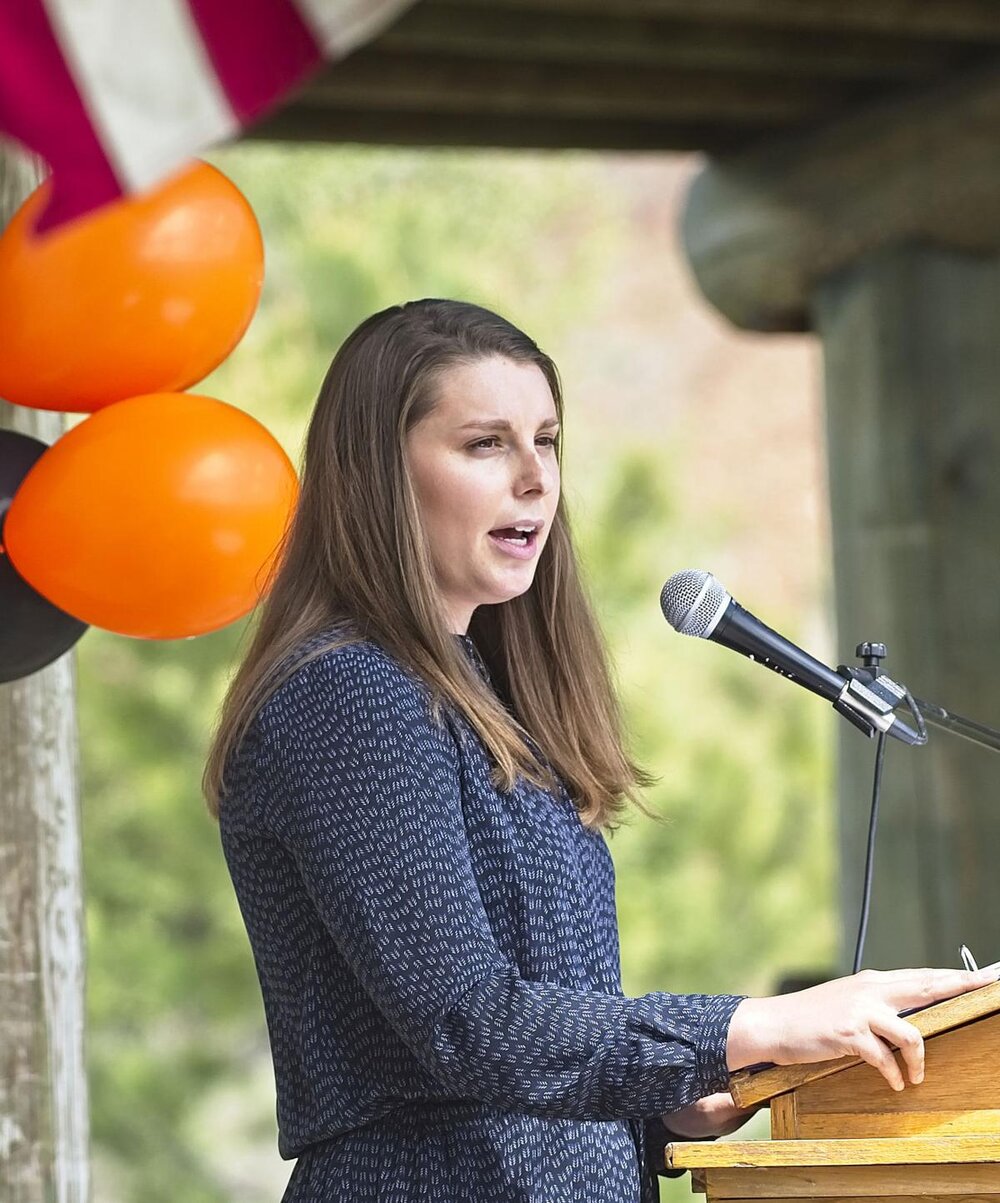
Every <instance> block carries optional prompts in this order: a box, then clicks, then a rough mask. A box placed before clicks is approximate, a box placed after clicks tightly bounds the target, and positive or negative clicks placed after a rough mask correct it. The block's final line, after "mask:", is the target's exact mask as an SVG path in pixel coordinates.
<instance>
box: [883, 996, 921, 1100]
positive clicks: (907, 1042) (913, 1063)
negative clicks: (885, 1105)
mask: <svg viewBox="0 0 1000 1203" xmlns="http://www.w3.org/2000/svg"><path fill="white" fill-rule="evenodd" d="M871 1030H872V1031H873V1032H874V1033H875V1034H876V1035H877V1036H881V1037H882V1038H883V1040H886V1041H888V1042H889V1043H890V1044H894V1045H895V1046H896V1047H897V1048H898V1049H899V1051H900V1053H901V1054H902V1057H903V1061H904V1062H905V1064H906V1072H907V1075H908V1077H909V1079H910V1081H911V1082H912V1083H913V1084H914V1085H916V1084H918V1083H920V1082H922V1081H923V1080H924V1039H923V1037H922V1036H921V1035H920V1032H919V1031H918V1030H917V1029H916V1028H915V1027H914V1026H913V1024H912V1023H907V1022H906V1020H905V1019H900V1018H899V1016H898V1015H897V1014H896V1013H895V1012H894V1011H892V1010H889V1009H888V1008H886V1011H885V1013H884V1014H882V1015H879V1016H876V1017H875V1018H874V1019H873V1020H872V1022H871ZM890 1055H891V1054H890ZM893 1062H894V1063H895V1058H893ZM899 1089H902V1077H900V1087H899Z"/></svg>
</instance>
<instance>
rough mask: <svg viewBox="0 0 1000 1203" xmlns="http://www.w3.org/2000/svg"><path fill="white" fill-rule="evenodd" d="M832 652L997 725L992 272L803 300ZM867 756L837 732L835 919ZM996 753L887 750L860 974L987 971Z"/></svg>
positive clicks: (847, 882) (857, 275)
mask: <svg viewBox="0 0 1000 1203" xmlns="http://www.w3.org/2000/svg"><path fill="white" fill-rule="evenodd" d="M814 313H815V328H816V329H817V330H818V331H819V333H820V334H821V335H822V338H823V350H824V355H825V364H826V372H825V374H826V397H827V430H828V447H829V463H830V501H831V508H832V513H833V530H834V579H835V581H836V596H837V622H838V628H839V632H840V644H841V652H842V653H843V654H847V653H848V652H852V651H853V645H854V644H855V643H856V642H858V641H860V640H861V639H878V640H882V641H883V642H885V643H886V645H887V646H888V649H889V660H888V661H887V665H886V666H887V668H888V669H889V671H890V675H895V674H894V670H896V669H898V674H899V676H898V679H901V680H903V681H905V682H906V684H907V685H909V687H910V688H911V689H912V690H913V692H914V693H915V694H917V696H919V697H923V698H926V699H927V700H928V701H933V702H938V703H940V704H941V705H944V706H946V707H948V708H949V709H953V710H955V711H957V712H958V713H959V714H964V715H967V716H968V717H970V718H975V719H977V720H979V721H980V722H984V723H988V724H990V725H995V726H1000V681H998V670H1000V649H998V645H997V640H996V632H997V626H998V617H1000V602H998V598H1000V544H998V519H1000V472H998V471H997V456H998V454H1000V260H997V259H995V258H982V257H974V256H971V255H964V254H960V253H958V252H954V251H948V250H942V249H940V248H936V247H929V246H924V245H915V244H908V245H904V246H898V245H897V246H891V247H887V248H885V250H883V251H880V252H878V253H876V254H874V255H871V256H869V257H868V258H866V259H865V260H863V261H862V262H860V263H858V264H856V265H855V266H854V267H851V268H845V269H844V270H843V271H841V272H839V273H837V275H836V276H834V277H831V278H828V279H826V280H824V281H823V282H822V283H821V284H820V285H819V286H818V288H817V292H816V302H815V307H814ZM872 758H873V757H872V749H871V747H870V746H868V745H867V744H866V741H865V740H864V739H860V738H859V737H858V736H857V734H856V733H855V732H854V731H852V730H850V729H849V728H846V725H845V728H844V729H843V730H842V731H841V735H840V773H841V780H840V796H841V816H842V824H841V830H842V841H841V847H842V850H843V872H842V874H841V880H842V886H843V899H842V901H843V908H844V909H843V913H844V918H845V921H846V923H847V926H848V929H850V924H851V920H852V919H853V918H854V916H856V914H857V910H858V900H859V898H860V896H861V881H862V878H861V871H862V867H863V864H864V855H865V840H866V826H867V815H866V812H867V810H868V800H869V796H870V793H871V775H872ZM998 779H1000V757H998V755H997V753H995V752H991V751H988V750H986V749H981V748H977V747H975V746H974V745H972V744H970V743H968V742H966V741H964V740H961V739H957V738H956V737H954V736H953V735H950V734H948V733H944V732H941V731H936V730H934V729H932V730H931V739H930V742H929V743H928V745H927V747H925V748H921V749H913V750H911V749H907V748H904V747H902V746H901V745H898V744H897V745H895V746H890V747H889V748H888V749H887V752H886V768H885V779H884V791H883V797H882V809H881V818H880V822H879V835H878V850H877V856H878V861H877V870H876V877H875V892H874V895H873V899H872V917H871V925H870V927H869V938H868V947H869V949H870V954H869V957H868V961H867V963H868V964H871V965H878V966H881V967H889V966H901V965H924V964H927V965H930V964H958V963H959V961H958V946H959V943H960V942H962V941H966V942H967V943H968V944H969V945H970V946H971V947H972V949H973V951H974V952H975V953H976V954H977V956H978V957H979V958H980V961H981V963H983V964H986V963H988V962H990V961H995V960H997V959H998V958H1000V935H998V934H997V925H996V916H997V915H998V914H1000V872H998V871H997V865H996V858H995V851H996V849H997V847H998V846H1000V800H998V797H997V788H996V783H997V780H998Z"/></svg>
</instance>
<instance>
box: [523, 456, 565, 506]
mask: <svg viewBox="0 0 1000 1203" xmlns="http://www.w3.org/2000/svg"><path fill="white" fill-rule="evenodd" d="M558 471H559V466H558V464H556V462H555V460H549V459H548V458H546V456H545V452H544V451H539V449H538V448H537V447H535V448H533V449H532V450H531V451H528V452H526V453H525V454H524V455H523V456H522V457H521V459H520V461H519V472H518V484H519V489H518V491H519V492H521V493H528V492H531V493H537V492H540V493H542V494H543V495H544V494H546V493H548V492H549V491H550V490H551V489H552V488H553V486H554V483H555V474H556V473H558Z"/></svg>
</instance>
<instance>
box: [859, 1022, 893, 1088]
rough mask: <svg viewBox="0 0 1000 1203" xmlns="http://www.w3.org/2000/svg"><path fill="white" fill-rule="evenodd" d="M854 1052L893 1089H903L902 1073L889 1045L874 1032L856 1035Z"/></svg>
mask: <svg viewBox="0 0 1000 1203" xmlns="http://www.w3.org/2000/svg"><path fill="white" fill-rule="evenodd" d="M856 1052H857V1055H858V1056H859V1057H860V1058H861V1059H862V1061H867V1062H868V1064H869V1065H871V1066H872V1067H873V1068H874V1069H877V1070H878V1071H879V1073H880V1074H881V1075H882V1077H883V1078H885V1080H886V1081H887V1082H888V1083H889V1085H890V1086H891V1087H892V1088H893V1090H902V1089H903V1086H904V1082H903V1075H902V1073H901V1072H900V1069H899V1066H898V1065H897V1064H896V1058H895V1057H894V1056H893V1055H892V1052H891V1051H890V1049H889V1046H888V1045H887V1044H886V1043H885V1042H884V1041H883V1040H880V1039H879V1038H878V1036H876V1035H875V1033H874V1032H869V1033H867V1034H866V1035H864V1036H859V1037H858V1040H857V1044H856Z"/></svg>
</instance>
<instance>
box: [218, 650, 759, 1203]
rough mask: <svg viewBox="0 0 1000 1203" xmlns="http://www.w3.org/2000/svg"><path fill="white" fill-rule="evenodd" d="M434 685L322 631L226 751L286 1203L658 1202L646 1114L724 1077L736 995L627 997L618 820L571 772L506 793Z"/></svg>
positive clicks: (653, 1120) (654, 1125)
mask: <svg viewBox="0 0 1000 1203" xmlns="http://www.w3.org/2000/svg"><path fill="white" fill-rule="evenodd" d="M325 634H326V636H327V641H328V636H329V634H330V632H326V633H325ZM455 638H456V639H457V640H459V641H460V643H461V645H462V647H463V649H464V650H465V652H466V654H467V658H468V663H469V666H470V669H471V670H472V671H475V672H478V673H479V674H480V676H481V677H482V678H483V679H484V680H485V682H486V683H487V684H488V685H490V686H492V681H491V679H490V676H489V671H488V669H487V667H486V665H485V663H484V662H483V660H482V658H481V657H480V655H479V653H478V651H477V649H476V647H475V645H474V643H473V641H472V639H471V638H470V637H469V636H465V635H456V636H455ZM316 646H318V644H317V645H316ZM429 699H430V693H429V690H428V688H427V686H426V685H425V684H424V682H423V681H422V680H421V679H420V678H419V677H417V676H416V675H414V674H412V673H411V672H410V671H409V670H408V669H406V668H404V667H403V666H401V665H400V664H399V663H398V662H397V661H396V660H395V659H394V658H393V657H391V656H390V655H389V654H388V653H386V652H385V651H384V650H383V649H382V648H381V647H380V646H379V645H378V644H376V643H374V642H371V641H363V642H359V643H354V644H350V645H347V646H344V647H341V648H337V649H335V650H333V651H327V652H324V653H323V654H321V655H320V656H318V657H317V658H315V659H313V660H312V661H311V662H309V663H308V664H306V665H304V666H302V667H300V668H299V669H297V670H296V672H295V673H294V674H293V676H292V677H291V678H290V679H289V680H288V681H287V682H285V683H284V684H283V685H282V686H281V687H280V688H279V689H278V690H277V691H276V692H275V693H274V694H273V695H272V696H271V697H270V698H269V699H268V700H267V702H266V703H265V705H264V706H263V707H262V708H261V710H260V712H259V713H258V716H257V718H256V719H255V721H254V723H253V725H252V726H251V728H250V730H249V732H248V734H247V736H246V738H245V739H244V740H243V742H242V744H241V745H240V747H239V749H238V750H237V754H236V755H235V756H234V758H233V759H232V760H231V761H230V768H229V770H228V772H227V792H226V794H225V796H224V798H223V800H222V805H221V810H220V834H221V839H222V846H223V851H224V854H225V858H226V862H227V865H228V867H229V871H230V874H231V876H232V880H233V885H234V888H235V891H236V896H237V899H238V902H239V906H240V910H241V913H242V916H243V920H244V923H245V924H246V929H247V934H248V936H249V940H250V946H251V949H252V952H253V957H254V962H255V965H256V969H257V974H258V977H259V980H260V985H261V992H262V995H263V1002H264V1010H265V1016H266V1021H267V1028H268V1036H269V1040H270V1046H271V1054H272V1058H273V1061H274V1075H275V1086H276V1091H277V1121H278V1151H279V1153H280V1155H281V1157H282V1158H285V1159H291V1158H297V1159H298V1160H297V1162H296V1164H295V1167H294V1169H293V1171H292V1174H291V1177H290V1179H289V1182H288V1187H287V1189H286V1191H285V1194H284V1196H283V1203H321V1201H323V1203H335V1201H336V1203H341V1201H343V1200H351V1201H352V1203H355V1201H357V1203H361V1201H367V1200H379V1201H380V1203H411V1201H412V1200H427V1201H429V1203H480V1201H481V1203H562V1201H565V1203H584V1201H585V1203H625V1201H628V1203H633V1201H634V1203H639V1201H642V1203H648V1201H650V1200H653V1199H655V1198H656V1197H657V1189H656V1185H655V1175H656V1173H657V1172H661V1167H662V1165H663V1159H662V1148H663V1143H664V1141H665V1140H666V1139H667V1133H666V1131H665V1129H664V1127H663V1124H662V1123H661V1122H660V1121H659V1119H658V1118H657V1117H658V1116H659V1115H660V1114H661V1113H663V1112H667V1111H670V1110H674V1109H676V1108H678V1107H682V1106H684V1105H685V1104H687V1103H689V1102H692V1101H693V1100H695V1099H697V1098H699V1097H701V1096H702V1095H706V1094H710V1093H712V1092H714V1091H717V1090H723V1089H726V1087H727V1083H728V1072H727V1068H726V1060H725V1042H726V1032H727V1029H728V1026H729V1021H730V1018H731V1016H732V1013H733V1011H734V1010H735V1008H736V1005H737V1003H738V1002H739V1001H740V996H736V995H715V996H712V995H697V994H695V995H691V994H688V995H678V994H665V993H653V994H646V995H643V996H642V997H639V998H627V997H625V996H624V995H623V994H622V990H621V981H620V969H619V949H618V931H617V921H616V914H615V899H614V870H613V866H612V861H611V857H610V855H609V853H608V849H607V846H606V844H605V841H604V838H603V837H602V836H601V835H600V834H599V833H596V832H593V831H590V830H588V829H587V828H585V827H584V826H583V824H582V823H581V822H580V819H579V817H578V814H577V812H576V810H575V808H574V807H573V804H572V802H571V801H570V799H569V797H568V795H567V793H566V790H565V788H564V787H562V786H560V790H559V792H558V793H550V792H548V791H545V790H542V789H540V788H538V787H536V786H533V785H531V784H529V783H527V782H525V780H524V778H522V777H519V778H518V782H517V785H516V787H515V788H514V789H513V790H512V791H511V792H510V793H508V794H504V793H500V792H498V791H497V790H496V789H495V788H494V787H493V785H492V784H491V782H490V779H489V761H488V758H487V754H486V751H485V749H484V747H483V745H482V743H481V741H480V740H479V738H478V736H477V735H476V733H475V732H474V731H473V729H472V728H471V727H470V726H469V725H468V724H467V723H466V722H465V720H464V719H462V718H461V717H459V716H458V715H456V714H455V713H454V712H453V711H451V710H450V708H449V711H448V717H447V720H446V724H445V725H444V726H443V727H441V726H438V725H437V724H435V722H434V721H433V719H432V717H431V715H430V713H429V710H428V702H429Z"/></svg>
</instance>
